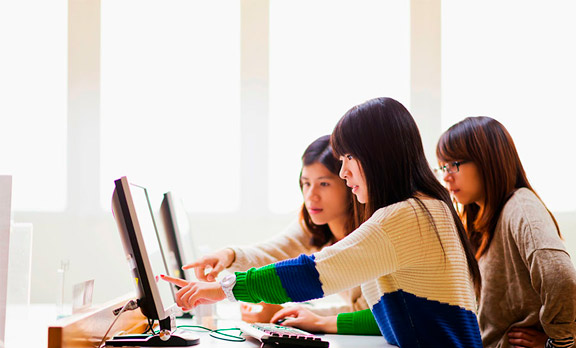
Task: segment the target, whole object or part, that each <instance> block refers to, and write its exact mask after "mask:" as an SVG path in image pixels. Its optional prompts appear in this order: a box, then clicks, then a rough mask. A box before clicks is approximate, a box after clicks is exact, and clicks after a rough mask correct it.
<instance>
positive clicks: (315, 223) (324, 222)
mask: <svg viewBox="0 0 576 348" xmlns="http://www.w3.org/2000/svg"><path fill="white" fill-rule="evenodd" d="M312 222H313V223H314V225H318V226H321V225H326V224H327V222H326V221H324V220H318V219H315V218H312Z"/></svg>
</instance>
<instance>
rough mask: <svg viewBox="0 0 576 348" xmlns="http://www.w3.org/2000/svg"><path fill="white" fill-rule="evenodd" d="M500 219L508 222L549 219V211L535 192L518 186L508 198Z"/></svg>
mask: <svg viewBox="0 0 576 348" xmlns="http://www.w3.org/2000/svg"><path fill="white" fill-rule="evenodd" d="M500 219H502V220H503V221H508V222H519V221H525V222H529V221H538V220H546V221H547V220H550V221H552V219H551V217H550V213H549V212H548V210H547V209H546V206H544V203H542V201H541V200H540V198H538V196H536V194H535V193H534V192H533V191H532V190H530V189H527V188H525V187H522V188H519V189H518V190H516V192H514V194H512V197H510V199H508V201H507V202H506V204H505V205H504V208H503V209H502V212H501V214H500Z"/></svg>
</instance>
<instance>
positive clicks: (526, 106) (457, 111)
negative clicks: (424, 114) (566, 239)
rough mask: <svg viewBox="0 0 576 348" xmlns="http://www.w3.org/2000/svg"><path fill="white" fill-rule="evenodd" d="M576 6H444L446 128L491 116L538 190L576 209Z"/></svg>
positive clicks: (552, 204)
mask: <svg viewBox="0 0 576 348" xmlns="http://www.w3.org/2000/svg"><path fill="white" fill-rule="evenodd" d="M575 11H576V4H574V3H573V2H569V1H550V2H546V3H545V4H544V3H542V2H525V1H505V2H502V1H494V0H491V1H483V2H461V1H454V0H452V1H445V2H443V4H442V18H443V29H442V30H443V31H442V43H443V51H442V56H443V63H442V79H443V80H442V84H443V91H442V95H443V101H442V103H443V117H442V127H443V129H446V128H448V127H449V126H450V125H452V124H454V123H456V122H457V121H460V120H461V119H463V118H465V117H466V116H481V115H482V116H490V117H493V118H495V119H497V120H499V121H500V122H501V123H502V124H504V126H505V127H506V128H507V129H508V131H509V132H510V133H511V135H512V137H513V138H514V141H515V143H516V147H517V149H518V152H519V154H520V158H521V160H522V162H523V165H524V169H525V170H526V173H527V175H528V179H529V180H530V181H531V183H532V185H533V186H534V189H535V190H536V191H537V192H538V194H539V195H540V196H541V197H542V199H543V200H544V202H545V203H546V205H547V206H548V208H549V209H551V210H553V211H570V210H575V209H576V202H575V201H574V199H573V197H574V195H576V187H575V186H574V185H573V184H572V182H573V178H574V172H575V171H576V161H574V159H573V157H574V156H573V154H572V150H573V149H576V137H574V129H575V128H574V118H575V117H576V106H575V104H574V102H573V99H574V98H573V97H574V93H575V92H576V90H575V89H574V81H576V66H575V65H574V62H575V61H576V46H574V44H573V41H574V35H573V33H574V32H576V23H575V22H574V20H573V18H572V17H573V16H572V14H573V13H574V12H575Z"/></svg>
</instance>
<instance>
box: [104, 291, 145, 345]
mask: <svg viewBox="0 0 576 348" xmlns="http://www.w3.org/2000/svg"><path fill="white" fill-rule="evenodd" d="M136 308H138V301H136V300H134V299H132V300H130V301H128V302H126V304H125V305H124V306H122V308H120V309H118V308H116V309H115V310H113V311H112V312H113V313H114V315H115V316H116V318H115V319H114V321H113V322H112V324H110V327H108V330H106V333H105V334H104V336H103V337H102V341H100V343H99V344H98V345H97V346H96V347H98V348H102V347H104V341H106V337H107V336H108V333H109V332H110V330H112V327H113V326H114V324H116V321H117V320H118V318H120V315H121V314H122V313H124V312H125V311H127V310H134V309H136Z"/></svg>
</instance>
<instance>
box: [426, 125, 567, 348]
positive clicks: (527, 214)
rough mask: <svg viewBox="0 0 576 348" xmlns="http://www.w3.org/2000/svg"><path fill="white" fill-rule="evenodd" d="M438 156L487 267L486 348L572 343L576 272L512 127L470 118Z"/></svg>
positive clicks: (444, 139) (483, 269) (482, 317)
mask: <svg viewBox="0 0 576 348" xmlns="http://www.w3.org/2000/svg"><path fill="white" fill-rule="evenodd" d="M436 154H437V156H438V160H439V162H440V163H441V164H442V167H441V168H440V169H441V171H442V172H443V180H444V181H445V182H446V186H447V188H448V190H449V191H450V193H451V194H452V195H453V197H454V198H455V199H456V201H457V202H458V203H459V204H460V206H461V211H460V215H461V218H462V221H463V223H464V226H465V228H466V232H467V234H468V237H469V238H470V241H471V243H472V247H473V248H474V252H475V254H476V258H477V259H478V263H479V265H480V273H481V275H482V291H481V296H480V299H479V312H478V319H479V323H480V330H481V332H482V341H483V344H484V347H487V348H492V347H572V346H573V343H574V339H573V337H574V334H575V332H576V323H575V320H576V300H575V298H576V271H575V269H574V266H573V263H572V261H571V260H570V256H569V255H568V253H567V252H566V249H565V247H564V245H563V243H562V240H561V235H560V230H559V228H558V223H557V222H556V220H555V219H554V216H553V215H552V213H550V211H549V210H548V209H547V208H546V206H545V205H544V203H543V202H542V200H541V199H540V197H538V195H537V194H536V193H535V192H534V189H533V188H532V186H531V185H530V183H529V182H528V179H527V177H526V173H525V172H524V168H523V167H522V163H521V162H520V158H519V156H518V153H517V151H516V148H515V146H514V142H513V141H512V138H511V137H510V134H509V133H508V131H507V130H506V129H505V128H504V126H503V125H502V124H500V123H499V122H498V121H496V120H494V119H492V118H490V117H469V118H466V119H465V120H463V121H461V122H460V123H457V124H455V125H454V126H452V127H451V128H450V129H448V130H447V131H446V132H445V133H444V134H443V135H442V136H441V138H440V140H439V142H438V146H437V148H436Z"/></svg>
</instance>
